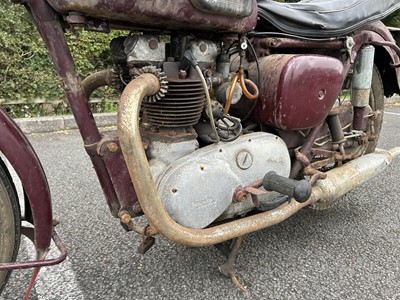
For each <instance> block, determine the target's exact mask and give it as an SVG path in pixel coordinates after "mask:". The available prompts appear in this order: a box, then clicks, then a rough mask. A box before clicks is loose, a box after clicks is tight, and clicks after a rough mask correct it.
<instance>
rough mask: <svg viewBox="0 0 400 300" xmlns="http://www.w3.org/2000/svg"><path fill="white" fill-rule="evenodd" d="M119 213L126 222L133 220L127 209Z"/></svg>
mask: <svg viewBox="0 0 400 300" xmlns="http://www.w3.org/2000/svg"><path fill="white" fill-rule="evenodd" d="M118 215H119V219H120V220H121V222H122V223H124V224H128V223H130V222H131V221H132V217H131V215H130V214H129V213H128V212H127V211H125V210H123V211H120V213H119V214H118Z"/></svg>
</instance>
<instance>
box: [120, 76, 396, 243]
mask: <svg viewBox="0 0 400 300" xmlns="http://www.w3.org/2000/svg"><path fill="white" fill-rule="evenodd" d="M159 88H160V83H159V81H158V79H157V77H156V76H155V75H152V74H142V75H140V76H139V77H137V78H135V79H134V80H132V81H131V82H130V83H129V84H128V85H127V86H126V88H125V90H124V92H123V93H122V96H121V100H120V103H119V110H118V136H119V140H120V144H121V149H122V152H123V155H124V158H125V161H126V163H127V166H128V170H129V174H130V176H131V179H132V182H133V185H134V187H135V190H136V194H137V196H138V199H139V202H140V205H141V208H142V210H143V212H144V214H145V215H146V217H147V219H148V221H149V223H150V225H151V226H153V227H154V228H155V230H156V231H157V232H158V233H159V234H161V235H163V236H165V237H166V238H168V239H169V240H171V241H173V242H175V243H178V244H181V245H184V246H188V247H205V246H209V245H213V244H218V243H221V242H224V241H227V240H230V239H233V238H237V237H239V236H243V235H246V234H249V233H251V232H254V231H257V230H260V229H263V228H266V227H269V226H272V225H275V224H278V223H280V222H282V221H284V220H285V219H287V218H289V217H290V216H292V215H293V214H295V213H296V212H297V211H299V210H300V209H302V208H303V207H306V206H308V205H311V204H313V203H315V202H316V201H318V200H320V199H330V198H329V197H338V195H344V194H345V193H347V192H348V191H350V190H351V189H353V188H355V187H356V186H357V185H359V184H361V183H363V182H365V181H366V180H368V179H370V178H372V177H374V176H375V175H377V174H379V173H380V172H382V171H383V170H384V169H385V168H386V167H387V166H388V165H389V164H390V162H391V161H392V160H393V158H394V157H396V156H399V155H400V148H394V149H392V150H389V151H381V150H380V151H377V152H375V153H372V154H368V155H365V156H362V157H360V158H358V159H356V160H353V161H351V162H348V163H346V164H344V165H343V166H341V167H339V168H336V169H333V170H331V171H329V172H327V174H328V178H327V179H325V180H323V181H322V180H321V181H319V182H318V184H316V185H315V186H314V187H313V189H312V194H311V196H310V198H309V199H308V200H307V201H305V202H303V203H298V202H296V201H295V200H292V201H291V202H290V203H287V202H286V203H284V204H282V205H281V206H279V207H278V208H276V209H274V210H270V211H266V212H262V213H259V214H256V215H252V216H248V217H245V218H241V219H238V220H234V221H230V222H227V223H224V224H220V225H216V226H213V227H210V228H204V229H192V228H187V227H184V226H182V225H179V224H177V223H176V222H175V221H174V220H173V219H172V218H171V217H170V216H169V215H168V213H167V212H166V211H165V209H164V207H163V205H162V203H161V200H160V196H159V194H158V191H157V187H156V184H155V182H154V180H153V178H152V174H151V170H150V167H149V163H148V161H147V157H146V154H145V151H144V148H143V144H142V139H141V136H140V126H139V112H140V107H141V103H142V100H143V98H144V97H146V96H151V95H153V94H155V93H156V92H157V91H158V89H159Z"/></svg>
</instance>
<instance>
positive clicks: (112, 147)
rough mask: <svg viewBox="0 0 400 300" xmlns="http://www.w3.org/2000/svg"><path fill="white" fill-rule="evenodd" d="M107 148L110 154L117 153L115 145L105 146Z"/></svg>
mask: <svg viewBox="0 0 400 300" xmlns="http://www.w3.org/2000/svg"><path fill="white" fill-rule="evenodd" d="M107 148H108V150H110V152H117V150H118V146H117V144H116V143H109V144H107Z"/></svg>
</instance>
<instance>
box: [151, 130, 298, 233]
mask: <svg viewBox="0 0 400 300" xmlns="http://www.w3.org/2000/svg"><path fill="white" fill-rule="evenodd" d="M269 171H275V172H277V173H278V174H279V175H281V176H286V177H288V176H289V172H290V157H289V152H288V149H287V147H286V145H285V143H284V142H283V140H281V139H280V138H279V137H278V136H276V135H273V134H269V133H265V132H257V133H251V134H247V135H244V136H241V137H239V138H238V139H237V140H235V141H234V142H229V143H223V142H221V143H218V144H213V145H210V146H207V147H204V148H201V149H199V150H197V151H195V152H193V153H191V154H190V155H187V156H185V157H183V158H180V159H179V160H177V161H175V162H173V163H172V164H171V165H170V166H169V167H168V168H166V169H165V171H164V172H163V173H162V174H161V175H160V176H159V179H158V181H157V187H158V192H159V194H160V196H161V199H162V202H163V205H164V207H165V209H166V211H167V212H168V213H169V215H170V216H171V217H172V218H173V219H174V220H175V221H176V222H177V223H179V224H181V225H183V226H186V227H189V228H204V227H206V226H208V225H209V224H211V223H212V222H213V221H214V220H216V219H217V218H218V217H219V216H220V215H221V214H222V213H223V212H224V211H225V210H226V209H227V207H228V206H229V205H230V204H231V203H232V196H233V193H234V191H235V190H236V188H237V187H238V186H246V185H249V184H250V183H252V182H254V181H255V180H257V179H261V178H263V176H264V175H265V173H267V172H269Z"/></svg>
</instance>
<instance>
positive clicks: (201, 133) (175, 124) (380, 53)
mask: <svg viewBox="0 0 400 300" xmlns="http://www.w3.org/2000/svg"><path fill="white" fill-rule="evenodd" d="M12 2H14V3H19V4H22V5H24V6H25V7H26V9H27V11H28V12H29V14H30V15H31V16H32V19H33V20H34V22H35V25H36V27H37V29H38V31H39V33H40V34H41V36H42V38H43V40H44V42H45V45H46V47H47V49H48V51H49V55H50V57H51V59H52V61H53V64H54V68H55V70H56V72H57V74H58V76H59V78H60V81H61V84H62V87H63V89H64V90H65V95H66V97H67V99H68V101H69V103H70V106H71V110H72V112H73V114H74V117H75V119H76V122H77V124H78V127H79V131H80V134H81V136H82V139H83V143H84V147H85V150H86V152H87V153H88V155H89V157H90V159H91V162H92V164H93V166H94V169H95V171H96V174H97V176H98V179H99V182H100V184H101V186H102V189H103V192H104V195H105V198H106V201H107V204H108V207H109V209H110V213H111V215H112V216H113V217H115V218H118V219H119V220H120V223H121V225H122V227H123V228H124V229H125V230H126V231H133V232H135V233H137V234H139V235H140V237H141V243H140V245H139V247H138V251H139V252H140V253H143V254H144V253H146V252H147V251H148V250H149V249H150V248H151V247H152V246H153V245H154V242H155V236H157V235H160V236H163V237H165V238H167V239H169V240H171V241H173V242H174V243H178V244H181V245H184V246H187V247H205V246H210V245H214V246H216V247H217V248H218V249H219V250H220V251H221V252H222V253H223V254H224V255H225V256H226V257H227V262H226V263H225V264H224V265H222V266H220V267H219V270H220V272H221V273H222V274H223V275H224V276H226V277H228V278H231V279H232V281H233V282H234V283H235V284H236V285H237V286H238V287H239V288H240V289H242V290H243V291H246V288H245V286H243V285H242V284H241V283H240V282H239V280H238V279H237V278H236V276H235V268H234V263H235V259H236V257H237V255H238V251H239V249H240V246H241V243H242V242H243V239H244V237H245V236H246V235H247V234H249V233H251V232H254V231H256V230H261V229H263V228H266V227H269V226H272V225H274V224H277V223H279V222H282V221H283V220H285V219H287V218H289V217H290V216H292V215H293V214H295V213H296V212H297V211H299V210H300V209H303V208H306V207H307V208H311V209H315V210H325V209H328V208H330V207H332V206H334V205H336V204H337V203H338V202H340V200H342V199H343V197H344V195H345V194H346V193H348V192H349V191H351V190H352V189H354V188H355V187H357V186H359V185H360V184H362V183H364V182H366V181H367V180H370V179H371V178H373V177H374V176H376V175H377V174H379V173H381V172H382V171H383V170H384V169H385V168H386V167H387V166H388V165H389V164H390V163H391V161H392V160H393V159H394V158H395V157H397V156H399V155H400V148H399V147H397V148H393V149H391V150H377V149H376V145H377V142H378V139H379V133H380V130H381V126H382V120H383V110H384V97H385V96H386V97H389V96H391V95H393V94H394V93H399V92H400V89H399V87H400V69H399V67H400V48H399V45H398V44H396V41H395V40H394V39H393V37H392V35H391V33H390V31H389V30H388V29H387V28H386V27H385V26H384V25H383V23H382V22H381V21H380V20H381V19H383V18H384V17H386V16H388V15H389V14H391V13H393V12H395V11H397V10H398V9H400V3H399V2H398V1H397V0H387V1H381V2H379V3H377V2H376V1H374V2H372V0H350V1H349V0H346V1H344V0H333V1H323V0H303V1H300V2H299V3H290V4H285V3H277V2H274V1H270V0H261V1H255V0H242V1H237V0H229V1H228V0H227V1H211V0H176V1H165V0H153V1H141V0H137V1H132V0H130V1H128V0H121V1H100V0H92V1H78V0H12ZM112 29H123V30H127V31H129V34H126V35H124V36H121V37H118V38H115V39H113V40H112V41H111V43H110V51H111V56H112V61H113V64H114V65H113V67H112V68H111V69H109V70H104V71H100V72H97V73H95V74H92V75H90V76H88V77H87V78H85V79H83V80H82V81H81V79H80V77H79V75H78V73H77V71H76V68H75V64H74V61H73V59H72V56H71V53H70V50H69V47H68V44H67V40H66V37H65V34H64V32H65V31H66V30H91V31H96V32H109V31H110V30H112ZM102 86H111V87H114V88H115V89H116V90H118V91H120V93H121V96H120V100H119V108H118V117H117V118H118V121H117V130H116V131H115V132H100V131H99V129H98V127H97V126H96V123H95V121H94V118H93V115H92V112H91V110H90V107H89V105H88V99H89V97H90V96H91V94H92V93H93V92H94V91H95V90H96V89H97V88H99V87H102ZM0 121H1V122H0V132H1V134H0V150H1V152H2V153H3V155H4V156H5V157H6V158H7V160H8V161H9V162H10V163H11V165H12V166H13V168H14V169H15V171H16V173H17V175H18V177H19V178H20V181H21V183H22V186H23V189H24V196H25V197H24V199H18V195H17V193H16V189H15V185H14V183H13V180H12V177H11V175H10V172H9V170H8V169H7V167H6V165H5V164H4V162H2V161H0V179H1V180H0V218H1V223H0V262H1V264H0V270H1V271H2V272H1V273H0V292H1V290H2V289H3V288H4V286H5V284H6V282H7V278H8V276H9V275H10V272H11V270H14V269H22V268H34V273H33V276H32V279H31V282H30V285H29V287H28V290H27V293H26V295H25V298H26V299H27V298H28V297H29V293H30V290H31V288H32V286H33V284H34V282H35V278H36V276H37V274H38V272H39V270H40V268H41V267H44V266H50V265H55V264H58V263H60V262H62V261H63V260H64V259H65V258H66V256H67V251H66V247H65V245H64V244H63V242H62V240H61V239H60V237H59V236H58V234H57V232H56V230H55V226H56V225H57V221H55V220H53V217H52V206H51V197H50V193H49V187H48V183H47V180H46V176H45V174H44V171H43V168H42V166H41V164H40V161H39V159H38V157H37V155H36V153H35V151H34V149H33V148H32V146H31V144H30V143H29V141H28V140H27V138H26V137H25V136H24V134H23V133H22V131H21V130H20V129H19V128H18V126H17V125H16V123H15V122H14V121H13V120H12V119H11V118H10V117H9V116H8V115H7V113H6V112H5V110H4V109H0ZM20 203H24V205H25V214H24V216H21V209H20ZM142 215H145V217H146V218H147V220H148V225H146V226H141V225H139V224H138V223H137V222H135V218H136V217H138V216H142ZM22 219H23V220H24V221H27V222H29V223H31V224H32V225H33V226H34V229H32V228H25V227H22V226H21V220H22ZM21 233H23V234H24V235H26V236H27V237H29V238H30V239H31V240H32V241H33V243H34V245H35V248H36V254H37V259H36V260H34V261H27V262H15V259H16V255H17V253H18V247H19V241H20V235H21ZM51 239H53V240H54V242H55V245H56V246H57V248H58V249H59V251H60V255H59V257H58V258H55V259H46V255H47V253H48V251H49V246H50V242H51Z"/></svg>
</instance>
